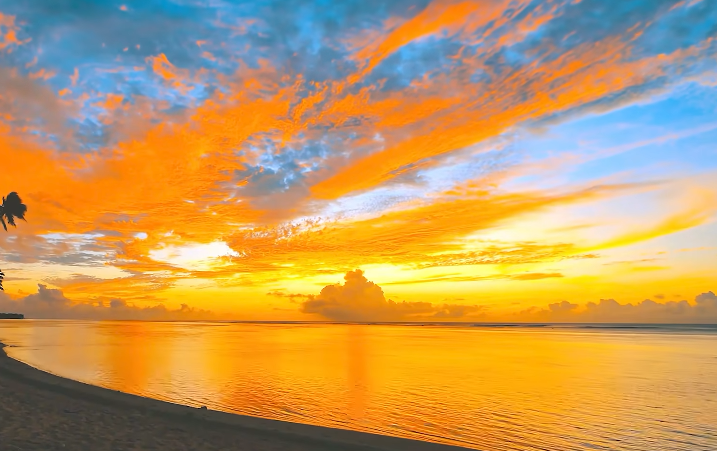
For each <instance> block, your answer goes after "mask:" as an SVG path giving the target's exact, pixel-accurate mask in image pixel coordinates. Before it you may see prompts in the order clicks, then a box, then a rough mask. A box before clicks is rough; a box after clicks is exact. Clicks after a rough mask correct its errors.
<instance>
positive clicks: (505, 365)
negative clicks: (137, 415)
mask: <svg viewBox="0 0 717 451" xmlns="http://www.w3.org/2000/svg"><path fill="white" fill-rule="evenodd" d="M7 324H11V326H10V327H4V328H3V329H1V330H0V340H2V341H4V342H5V343H8V344H11V345H15V346H16V347H12V348H10V349H9V350H10V355H11V356H13V357H15V358H18V359H20V360H23V361H25V362H28V363H30V364H32V365H34V366H37V367H40V368H43V369H47V370H49V371H51V372H53V373H56V374H60V375H63V376H66V377H71V378H75V379H79V380H82V381H85V382H89V383H92V384H97V385H100V386H104V387H107V388H111V389H115V390H120V391H123V392H128V393H134V394H139V395H144V396H150V397H154V398H159V399H163V400H168V401H172V402H176V403H181V404H188V405H192V406H203V405H205V406H207V407H208V408H210V409H216V410H223V411H227V412H233V413H238V414H247V415H254V416H260V417H265V418H273V419H280V420H286V421H294V422H300V423H310V424H316V425H322V426H331V427H338V428H345V429H355V430H361V431H369V432H375V433H380V434H388V435H396V436H402V437H409V438H417V439H421V440H429V441H435V442H441V443H452V444H458V445H463V446H468V447H472V448H476V449H490V450H503V449H505V450H508V449H511V450H536V449H545V448H548V449H551V450H556V451H560V450H565V451H568V450H570V451H573V450H576V449H592V448H595V447H597V448H600V447H605V448H607V449H611V450H645V449H658V448H659V449H661V450H662V449H664V450H687V449H708V448H709V446H714V445H717V442H715V439H714V437H715V433H717V430H715V427H714V425H715V424H717V410H715V409H713V408H711V405H712V404H713V403H714V402H715V400H716V399H717V330H715V329H714V328H711V329H710V328H709V327H706V328H703V329H690V328H687V329H684V330H683V329H679V328H678V329H674V330H673V329H670V328H667V329H656V330H652V329H634V330H633V329H589V328H584V327H566V326H563V327H557V328H551V327H530V328H525V327H521V328H481V327H470V326H468V325H452V326H435V325H434V326H431V325H425V326H417V325H359V324H300V323H293V324H292V323H284V324H266V323H264V324H257V323H171V322H167V323H151V322H65V321H34V320H25V321H16V322H8V323H7ZM687 419H689V421H687ZM676 431H682V432H679V433H678V432H676ZM683 432H684V434H693V435H691V436H690V438H689V439H688V440H687V441H685V440H682V442H678V441H676V440H677V439H678V438H680V437H682V436H683V435H684V434H683ZM710 434H711V435H710ZM678 436H679V437H678ZM650 443H653V444H654V443H658V444H660V446H661V447H658V448H654V447H653V448H650V447H649V446H653V445H650ZM680 443H682V444H680ZM688 445H689V446H688ZM699 446H702V448H699ZM696 447H697V448H696ZM705 447H706V448H705Z"/></svg>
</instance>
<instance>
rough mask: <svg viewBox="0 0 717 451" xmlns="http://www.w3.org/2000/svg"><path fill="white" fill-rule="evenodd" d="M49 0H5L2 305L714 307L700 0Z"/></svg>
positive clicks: (352, 314)
mask: <svg viewBox="0 0 717 451" xmlns="http://www.w3.org/2000/svg"><path fill="white" fill-rule="evenodd" d="M275 3H276V4H275ZM608 3H609V4H608ZM51 5H54V4H53V3H52V2H0V88H1V89H0V160H1V161H2V162H3V171H2V177H0V191H1V192H2V194H3V195H6V194H7V193H8V192H11V191H16V192H18V193H19V195H20V196H21V197H22V200H23V202H24V203H25V204H26V205H27V207H28V212H27V216H26V217H27V222H22V221H20V222H19V223H18V226H17V228H12V227H10V228H9V230H8V232H7V233H5V232H4V231H0V233H1V235H0V268H2V270H3V272H4V273H5V274H6V278H5V280H4V286H5V294H0V311H21V310H22V311H25V312H27V315H28V316H30V317H33V316H35V317H61V318H67V317H78V318H114V319H125V318H138V319H145V318H147V319H246V320H299V321H304V320H305V321H311V320H332V321H414V320H415V321H538V322H540V321H568V322H580V321H587V322H601V321H608V322H612V321H616V322H667V323H669V322H712V323H715V322H717V295H715V294H714V292H715V291H717V221H716V219H717V146H716V145H715V143H717V108H716V107H715V105H717V40H716V38H717V28H716V27H715V24H716V23H717V5H715V3H714V2H712V1H709V0H702V1H700V0H683V1H675V0H626V1H620V2H604V1H602V0H582V1H581V0H549V1H530V0H490V1H458V0H433V1H427V0H394V1H373V0H361V1H354V0H343V1H337V2H323V1H318V0H317V1H311V0H295V1H293V0H292V1H284V2H274V1H269V2H249V1H236V2H185V1H170V0H162V1H160V0H157V1H146V2H125V3H120V2H112V1H106V2H89V3H88V4H84V3H82V4H81V2H64V3H63V2H61V3H58V4H57V5H54V6H51ZM629 304H631V305H629ZM13 307H15V308H14V310H13V309H12V308H13Z"/></svg>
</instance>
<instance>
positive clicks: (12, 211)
mask: <svg viewBox="0 0 717 451" xmlns="http://www.w3.org/2000/svg"><path fill="white" fill-rule="evenodd" d="M25 213H27V205H25V204H23V203H22V199H20V196H18V195H17V193H16V192H15V191H13V192H12V193H10V194H8V195H7V199H6V198H4V197H3V198H2V205H0V222H2V226H3V228H4V229H5V231H6V232H7V224H10V225H11V226H13V227H17V226H16V225H15V218H18V219H22V220H23V221H25ZM6 221H7V224H5V222H6Z"/></svg>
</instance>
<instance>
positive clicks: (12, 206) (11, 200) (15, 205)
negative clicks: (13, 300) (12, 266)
mask: <svg viewBox="0 0 717 451" xmlns="http://www.w3.org/2000/svg"><path fill="white" fill-rule="evenodd" d="M25 213H27V205H25V204H23V203H22V199H20V196H18V194H17V193H16V192H15V191H13V192H11V193H10V194H8V195H7V198H5V197H3V198H2V204H1V205H0V222H2V227H3V229H5V231H6V232H7V225H8V224H10V225H11V226H13V227H17V224H15V219H22V220H23V221H25ZM4 277H5V273H3V272H2V270H0V290H4V288H3V286H2V280H3V278H4Z"/></svg>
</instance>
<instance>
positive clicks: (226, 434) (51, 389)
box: [0, 343, 464, 451]
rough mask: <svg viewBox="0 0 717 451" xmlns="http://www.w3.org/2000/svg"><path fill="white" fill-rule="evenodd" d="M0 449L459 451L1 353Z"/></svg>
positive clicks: (6, 450)
mask: <svg viewBox="0 0 717 451" xmlns="http://www.w3.org/2000/svg"><path fill="white" fill-rule="evenodd" d="M4 347H5V345H3V344H1V343H0V348H4ZM0 444H2V446H1V447H0V448H1V449H2V450H3V451H15V450H28V451H30V450H38V451H39V450H42V451H45V450H48V451H49V450H96V451H102V450H108V451H109V450H111V451H119V450H155V451H163V450H207V451H208V450H256V451H278V450H285V451H304V450H306V451H308V450H356V451H360V450H366V451H369V450H376V451H377V450H407V451H408V450H411V451H434V450H435V451H448V450H459V449H464V448H459V447H453V446H446V445H439V444H434V443H428V442H420V441H414V440H407V439H402V438H395V437H388V436H381V435H375V434H367V433H363V432H356V431H349V430H341V429H333V428H324V427H319V426H311V425H303V424H297V423H289V422H283V421H276V420H267V419H262V418H254V417H249V416H242V415H234V414H228V413H223V412H217V411H211V410H207V409H201V408H200V409H197V408H193V407H187V406H180V405H177V404H172V403H167V402H162V401H158V400H154V399H149V398H144V397H140V396H135V395H130V394H125V393H120V392H116V391H113V390H108V389H104V388H101V387H96V386H92V385H88V384H84V383H81V382H77V381H73V380H70V379H66V378H62V377H58V376H55V375H53V374H50V373H47V372H44V371H41V370H39V369H35V368H33V367H31V366H29V365H26V364H24V363H22V362H19V361H16V360H14V359H11V358H9V357H7V355H6V353H5V351H4V349H1V350H0Z"/></svg>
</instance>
